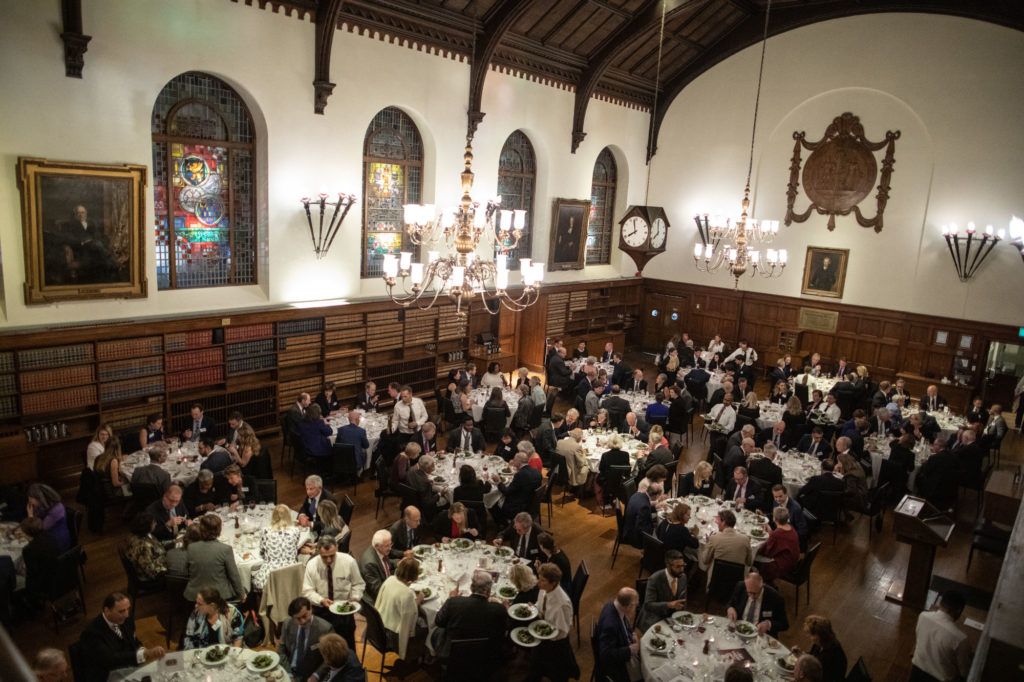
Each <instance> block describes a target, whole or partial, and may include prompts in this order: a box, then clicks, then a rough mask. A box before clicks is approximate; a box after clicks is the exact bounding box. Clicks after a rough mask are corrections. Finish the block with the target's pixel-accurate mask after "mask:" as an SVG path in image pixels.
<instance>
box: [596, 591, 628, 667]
mask: <svg viewBox="0 0 1024 682" xmlns="http://www.w3.org/2000/svg"><path fill="white" fill-rule="evenodd" d="M626 628H627V626H626V624H625V623H623V621H622V618H621V616H619V612H618V610H617V609H616V608H615V602H614V601H610V602H608V603H607V604H605V605H604V607H603V608H602V609H601V616H600V617H599V618H598V619H597V642H598V643H597V654H598V660H597V661H596V662H597V664H598V665H599V666H600V675H599V676H598V677H599V678H600V679H604V678H606V677H607V678H610V679H612V680H613V681H614V682H629V671H628V669H627V665H628V663H629V660H630V659H631V658H632V656H633V654H632V652H631V651H630V650H629V644H630V639H629V637H630V634H631V633H629V632H628V631H627V629H626Z"/></svg>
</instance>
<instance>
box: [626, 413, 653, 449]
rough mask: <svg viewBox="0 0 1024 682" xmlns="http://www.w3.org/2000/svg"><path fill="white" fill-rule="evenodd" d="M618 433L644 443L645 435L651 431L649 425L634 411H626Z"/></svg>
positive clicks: (645, 440)
mask: <svg viewBox="0 0 1024 682" xmlns="http://www.w3.org/2000/svg"><path fill="white" fill-rule="evenodd" d="M619 433H621V434H623V435H626V436H629V437H631V438H635V439H636V440H638V441H640V442H641V443H646V442H647V436H648V435H650V433H651V425H650V424H648V423H647V422H646V421H644V419H643V418H642V417H640V416H639V415H638V414H637V413H636V412H627V413H626V418H625V419H624V420H623V422H622V428H620V429H619Z"/></svg>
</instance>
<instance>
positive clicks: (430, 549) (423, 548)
mask: <svg viewBox="0 0 1024 682" xmlns="http://www.w3.org/2000/svg"><path fill="white" fill-rule="evenodd" d="M412 553H413V555H414V556H430V555H431V554H433V553H434V546H433V545H416V546H415V547H413V548H412Z"/></svg>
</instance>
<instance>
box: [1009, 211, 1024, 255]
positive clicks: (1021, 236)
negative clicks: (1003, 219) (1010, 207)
mask: <svg viewBox="0 0 1024 682" xmlns="http://www.w3.org/2000/svg"><path fill="white" fill-rule="evenodd" d="M1010 243H1011V244H1013V245H1014V246H1016V247H1017V250H1018V251H1020V257H1021V260H1024V220H1021V219H1020V218H1018V217H1017V216H1012V217H1011V218H1010Z"/></svg>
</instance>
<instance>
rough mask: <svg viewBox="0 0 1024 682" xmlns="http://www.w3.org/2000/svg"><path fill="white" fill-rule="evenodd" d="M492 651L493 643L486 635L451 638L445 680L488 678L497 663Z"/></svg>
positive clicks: (473, 681)
mask: <svg viewBox="0 0 1024 682" xmlns="http://www.w3.org/2000/svg"><path fill="white" fill-rule="evenodd" d="M494 652H495V643H494V642H492V641H491V640H489V639H487V638H486V637H479V638H476V639H453V640H452V641H451V653H450V654H449V656H448V672H447V675H445V680H448V681H449V682H476V681H477V680H489V679H490V678H491V676H492V675H493V673H494V669H495V667H496V666H497V664H498V663H499V660H498V658H497V657H496V656H495V655H494Z"/></svg>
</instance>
